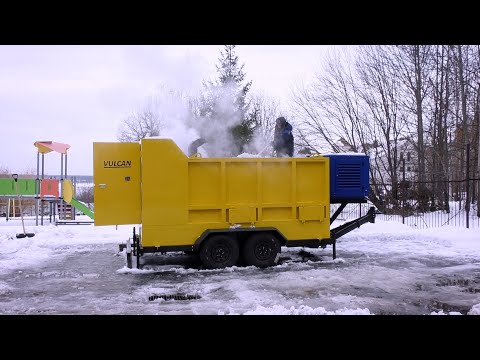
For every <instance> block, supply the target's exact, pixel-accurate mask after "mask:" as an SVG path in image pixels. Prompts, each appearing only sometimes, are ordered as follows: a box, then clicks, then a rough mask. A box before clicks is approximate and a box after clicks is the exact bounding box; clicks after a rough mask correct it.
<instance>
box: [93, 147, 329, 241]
mask: <svg viewBox="0 0 480 360" xmlns="http://www.w3.org/2000/svg"><path fill="white" fill-rule="evenodd" d="M141 162H142V172H141V175H142V180H141V189H142V191H141V206H142V208H141V223H142V234H141V243H142V246H143V247H159V246H180V245H192V244H194V243H195V241H196V240H197V239H198V237H199V236H200V235H201V234H202V233H203V232H204V231H205V230H207V229H225V228H230V227H248V228H251V227H275V228H277V229H278V230H279V231H280V232H282V234H283V235H285V236H286V237H287V239H289V240H304V239H328V238H330V187H329V186H330V185H329V159H328V158H324V157H321V156H319V157H311V158H201V157H191V158H188V157H187V156H186V155H185V154H184V153H183V152H182V151H181V150H180V149H179V148H178V146H177V145H176V144H175V143H174V142H173V141H172V140H170V139H143V140H142V142H141ZM99 170H102V169H99ZM139 194H140V191H139ZM102 204H103V203H102ZM98 210H99V209H98V204H97V195H96V194H95V221H96V222H97V219H96V217H97V212H98ZM118 215H119V214H118V210H117V211H115V213H114V214H112V216H113V217H115V216H118ZM114 223H118V222H114ZM131 223H132V224H133V223H138V222H136V221H132V222H131Z"/></svg>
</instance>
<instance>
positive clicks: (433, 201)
mask: <svg viewBox="0 0 480 360" xmlns="http://www.w3.org/2000/svg"><path fill="white" fill-rule="evenodd" d="M376 185H377V188H381V189H390V190H391V191H390V192H387V193H386V194H385V195H384V196H379V195H378V194H375V193H374V192H372V193H371V196H370V201H371V202H370V203H367V204H350V206H347V208H346V209H345V210H344V211H343V216H345V217H358V215H359V214H362V213H363V214H365V213H366V211H367V210H368V208H369V207H370V206H372V205H375V207H376V208H377V209H378V210H379V211H380V212H381V214H380V215H377V219H379V220H386V221H398V222H401V223H403V224H406V225H409V226H411V227H414V228H437V227H442V226H447V225H449V226H458V227H464V228H480V212H479V208H478V206H479V204H478V199H479V196H478V191H479V189H480V179H478V178H474V179H472V178H470V179H468V180H452V181H423V182H419V181H413V180H407V181H405V180H403V183H399V184H398V185H397V186H392V184H376ZM335 209H336V206H332V208H331V210H333V211H334V210H335Z"/></svg>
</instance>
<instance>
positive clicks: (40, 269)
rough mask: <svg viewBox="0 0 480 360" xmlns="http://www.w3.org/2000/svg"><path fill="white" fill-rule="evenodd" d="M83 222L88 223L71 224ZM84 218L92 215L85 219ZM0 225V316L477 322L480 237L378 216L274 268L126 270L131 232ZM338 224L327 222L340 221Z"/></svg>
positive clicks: (161, 258) (175, 257)
mask: <svg viewBox="0 0 480 360" xmlns="http://www.w3.org/2000/svg"><path fill="white" fill-rule="evenodd" d="M77 218H78V219H83V218H84V217H83V216H79V217H77ZM84 219H85V220H89V219H88V218H87V217H85V218H84ZM46 224H47V225H44V226H35V220H34V219H27V220H26V221H25V227H26V229H25V230H26V232H27V233H28V232H33V233H35V236H34V237H31V238H29V237H26V238H20V239H18V238H16V236H15V235H16V234H17V233H22V232H23V229H22V225H21V222H20V220H16V219H15V220H11V221H8V222H6V221H5V219H4V218H0V314H218V315H222V314H225V315H228V314H245V315H248V314H289V315H290V314H316V315H317V314H359V315H360V314H361V315H364V314H365V315H377V314H415V315H420V314H432V315H437V314H440V315H443V314H450V315H460V314H463V315H467V314H468V315H480V230H479V229H465V228H458V227H449V226H443V227H441V228H436V229H412V228H410V227H408V226H406V225H403V224H401V223H398V222H388V221H381V220H378V219H377V221H376V223H375V224H370V223H368V224H365V225H363V226H362V227H361V228H359V229H356V230H354V231H352V232H351V233H349V234H347V235H345V236H344V237H342V238H341V239H339V240H338V242H337V259H335V260H333V259H332V248H331V246H328V247H327V248H326V249H307V248H288V249H287V248H282V256H281V259H280V263H279V265H277V266H275V267H272V268H267V269H258V268H255V267H232V268H228V269H222V270H204V269H202V268H201V266H200V265H199V263H198V260H197V259H196V258H195V257H194V256H192V255H187V254H184V253H169V254H167V255H149V256H145V257H144V258H142V259H141V261H142V264H143V267H142V269H128V268H127V267H126V266H125V265H126V256H125V253H124V252H121V253H119V252H118V245H119V244H120V243H123V242H125V240H126V239H128V238H129V237H131V233H132V226H118V227H115V226H106V227H95V226H93V225H59V226H55V225H53V224H48V219H47V223H46ZM336 225H338V224H335V223H334V224H333V226H336Z"/></svg>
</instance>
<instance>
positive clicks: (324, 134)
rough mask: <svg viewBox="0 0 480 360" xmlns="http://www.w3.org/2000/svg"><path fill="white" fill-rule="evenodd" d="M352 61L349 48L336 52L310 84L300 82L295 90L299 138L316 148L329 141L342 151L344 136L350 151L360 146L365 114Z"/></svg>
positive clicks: (300, 141)
mask: <svg viewBox="0 0 480 360" xmlns="http://www.w3.org/2000/svg"><path fill="white" fill-rule="evenodd" d="M350 63H351V62H350V59H349V54H348V53H347V52H343V53H339V52H334V53H332V54H331V55H329V57H327V58H326V61H325V62H324V65H323V69H322V70H323V71H322V72H321V73H320V72H319V73H317V74H316V75H315V77H314V79H313V80H312V82H311V83H310V84H308V85H306V84H300V85H297V87H296V88H294V89H293V91H292V102H293V110H294V111H295V112H296V119H297V125H298V134H299V139H298V142H299V143H300V144H302V145H304V146H306V147H308V148H310V149H312V150H313V151H316V152H321V149H320V148H321V147H322V146H323V147H325V146H326V145H327V146H328V147H329V148H330V149H331V150H332V151H334V152H340V151H341V149H342V146H341V145H340V144H339V140H341V139H342V140H343V143H344V144H345V145H348V147H349V148H350V149H349V151H354V152H357V151H359V149H361V146H360V145H361V140H360V139H361V138H362V136H361V133H362V131H363V129H364V126H363V119H364V114H362V112H361V111H362V109H361V107H360V103H359V102H360V100H361V99H359V98H358V91H357V89H356V85H355V78H354V77H355V74H354V73H353V69H351V66H350Z"/></svg>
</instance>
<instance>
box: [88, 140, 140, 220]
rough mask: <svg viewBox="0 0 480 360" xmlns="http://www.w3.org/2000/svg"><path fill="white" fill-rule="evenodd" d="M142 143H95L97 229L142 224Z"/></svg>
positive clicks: (94, 180) (95, 210) (94, 169)
mask: <svg viewBox="0 0 480 360" xmlns="http://www.w3.org/2000/svg"><path fill="white" fill-rule="evenodd" d="M140 176H141V172H140V143H129V142H125V143H123V142H115V143H114V142H95V143H93V182H94V191H93V195H94V206H95V208H94V212H95V225H122V224H140V223H141V216H142V214H141V186H140V179H141V178H140Z"/></svg>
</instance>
